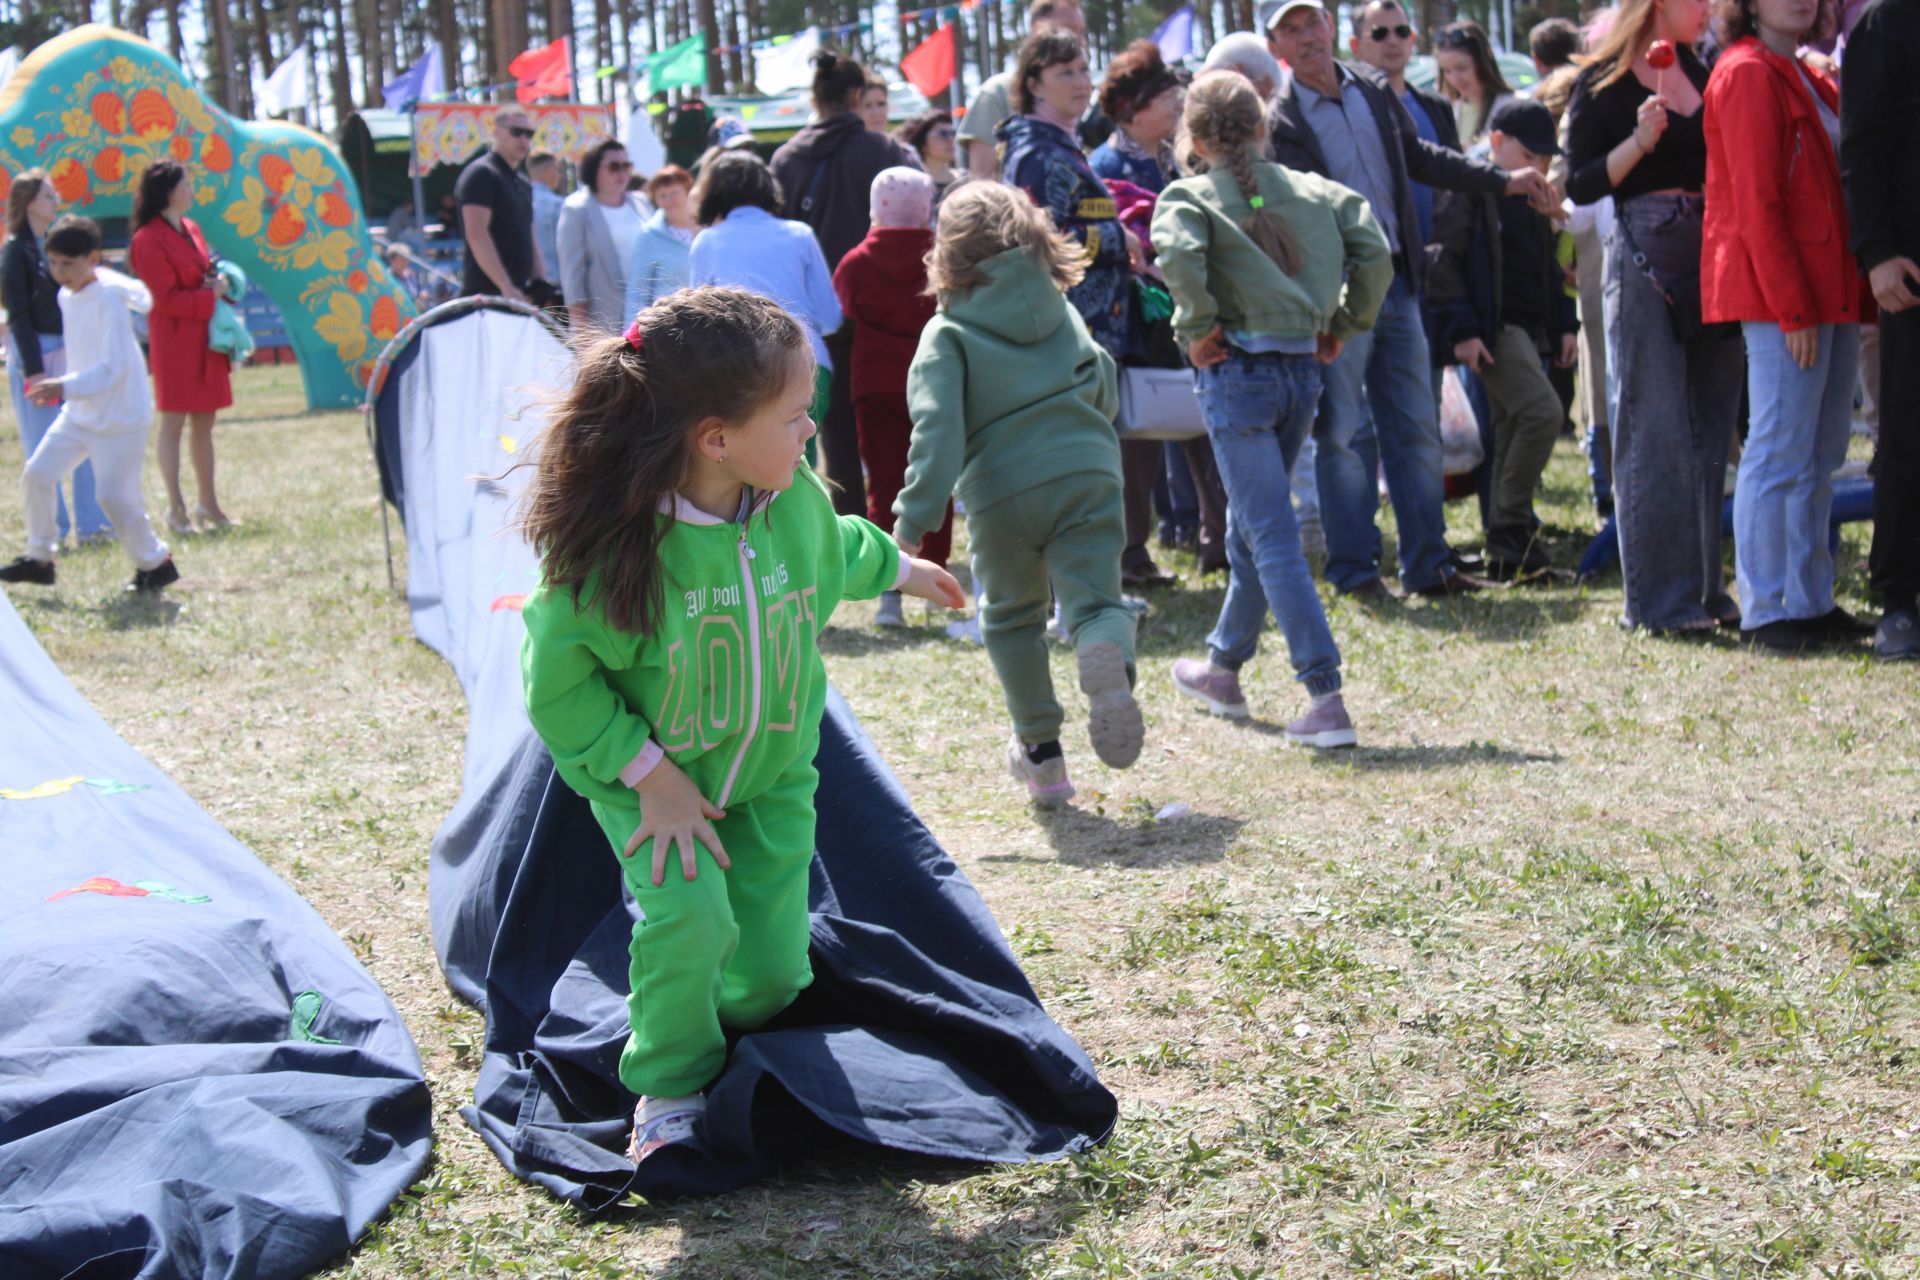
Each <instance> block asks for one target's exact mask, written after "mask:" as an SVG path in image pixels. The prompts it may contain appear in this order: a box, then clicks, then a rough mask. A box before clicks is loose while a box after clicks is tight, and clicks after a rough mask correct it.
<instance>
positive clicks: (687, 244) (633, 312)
mask: <svg viewBox="0 0 1920 1280" xmlns="http://www.w3.org/2000/svg"><path fill="white" fill-rule="evenodd" d="M692 194H693V175H692V174H690V173H688V172H687V171H686V170H685V169H682V168H681V167H680V166H679V165H677V164H668V165H662V166H660V168H659V169H657V170H655V171H654V175H653V176H652V177H651V178H648V179H647V199H649V200H651V201H653V210H654V211H653V216H651V217H649V218H648V219H647V221H646V225H645V226H643V227H642V228H641V229H640V237H639V239H637V240H635V241H634V242H633V260H632V261H631V262H630V263H628V264H627V300H626V318H627V319H628V320H632V319H633V318H634V317H635V316H637V315H639V314H640V313H641V312H642V311H644V310H646V309H647V308H648V307H650V306H652V305H653V304H654V303H656V302H658V301H659V300H660V299H662V298H664V297H666V296H667V295H668V294H670V293H673V292H674V291H676V290H679V289H684V288H686V287H687V280H688V274H687V272H688V267H687V260H688V256H689V254H690V252H691V251H692V249H693V238H694V237H695V236H697V235H699V234H700V223H699V221H698V219H696V218H695V217H694V208H693V199H692Z"/></svg>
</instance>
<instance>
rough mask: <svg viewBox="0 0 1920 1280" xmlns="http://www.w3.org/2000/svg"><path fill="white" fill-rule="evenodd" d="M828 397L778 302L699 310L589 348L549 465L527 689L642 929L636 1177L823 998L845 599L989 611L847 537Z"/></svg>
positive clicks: (898, 558)
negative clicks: (743, 1038) (829, 815)
mask: <svg viewBox="0 0 1920 1280" xmlns="http://www.w3.org/2000/svg"><path fill="white" fill-rule="evenodd" d="M813 384H814V361H813V354H812V350H811V348H810V347H809V345H808V341H807V335H806V332H805V331H804V330H803V329H802V328H801V327H800V325H799V323H798V322H796V321H795V320H794V319H793V317H792V316H790V315H788V314H787V313H786V312H785V311H784V310H782V309H781V307H780V306H779V304H778V303H775V302H772V301H769V300H768V299H765V298H762V297H760V296H758V295H756V294H751V293H747V292H745V291H744V290H739V289H727V288H719V287H708V288H698V289H688V290H683V291H681V292H679V293H675V294H671V295H669V296H668V297H666V298H664V299H662V300H661V301H659V302H657V303H655V304H654V305H653V306H651V307H649V308H647V309H646V310H645V311H643V312H641V313H640V315H639V317H638V318H637V319H635V320H634V322H633V323H632V325H630V326H629V327H628V329H627V331H626V333H625V335H624V336H621V337H606V338H600V339H598V340H594V341H592V342H590V343H588V344H587V345H585V346H583V347H581V348H580V350H579V351H578V352H577V354H576V358H575V364H574V383H573V386H572V388H571V389H570V390H569V391H568V392H567V393H566V394H565V396H564V397H563V398H562V399H561V400H560V401H559V403H558V404H557V405H556V407H555V412H554V414H553V419H552V421H551V422H550V423H549V425H548V426H547V428H546V431H545V432H544V433H543V435H542V437H541V442H540V445H539V452H538V460H537V464H536V465H537V474H536V477H535V479H534V482H533V484H532V486H531V487H530V491H529V495H528V499H527V508H526V516H525V528H526V532H527V534H528V536H529V539H530V541H531V542H532V543H533V546H534V547H535V549H536V550H538V552H539V553H540V559H541V576H542V580H541V583H540V586H539V588H538V589H537V590H535V591H534V592H533V593H532V594H530V595H529V596H528V598H527V601H526V605H525V610H524V616H525V619H526V627H527V639H526V645H525V647H524V649H523V650H522V653H521V674H522V679H523V682H524V684H525V688H526V698H527V715H528V717H529V718H530V719H531V720H532V722H533V727H534V729H535V730H536V731H537V732H538V733H539V734H540V737H541V738H542V739H543V740H544V741H545V742H546V744H547V748H548V750H549V751H551V752H552V755H553V763H554V767H555V768H556V769H558V770H559V772H560V776H561V777H562V778H563V779H565V780H566V782H567V784H568V785H569V786H571V787H572V788H573V789H574V790H575V791H577V792H579V793H580V794H581V795H582V796H584V797H585V798H586V799H587V801H588V802H589V803H590V804H591V806H592V808H593V813H594V817H595V818H596V819H598V820H599V823H600V829H601V830H602V831H603V832H605V834H606V837H607V839H608V841H609V842H610V843H611V844H612V845H613V847H614V849H615V850H617V851H618V852H619V854H620V857H621V859H622V864H621V865H622V867H623V870H624V872H625V876H626V882H627V886H628V888H629V889H631V890H632V892H633V896H634V900H635V901H636V902H637V903H638V904H639V907H640V915H641V919H640V922H639V923H638V924H636V925H635V926H634V929H633V942H632V967H631V981H632V988H631V990H632V994H631V995H630V996H629V997H628V1000H627V1015H628V1018H629V1020H630V1021H631V1023H632V1028H633V1034H632V1036H631V1037H630V1038H629V1039H628V1041H627V1045H626V1048H625V1050H624V1051H623V1052H622V1053H621V1055H620V1079H621V1081H622V1082H623V1083H624V1084H625V1085H626V1086H627V1087H628V1088H629V1089H631V1090H632V1091H633V1092H634V1093H636V1094H638V1095H640V1101H639V1104H638V1106H637V1107H636V1108H635V1109H634V1128H633V1139H632V1143H631V1146H630V1152H631V1154H632V1156H633V1158H634V1160H635V1161H636V1162H637V1161H640V1160H643V1159H645V1158H646V1157H647V1156H649V1155H651V1154H652V1153H653V1152H655V1151H657V1150H659V1149H660V1148H661V1147H663V1146H666V1145H668V1144H669V1143H674V1142H684V1141H686V1140H687V1139H689V1138H690V1137H692V1136H693V1134H694V1132H695V1128H696V1126H697V1124H698V1122H699V1119H700V1117H701V1116H702V1115H703V1114H704V1112H705V1106H706V1103H705V1099H704V1097H703V1096H702V1093H701V1091H702V1090H703V1089H705V1088H706V1087H707V1086H708V1085H709V1084H711V1083H712V1081H713V1080H714V1078H715V1077H716V1076H718V1075H719V1074H720V1069H721V1067H722V1065H723V1064H724V1062H725V1059H726V1039H725V1034H724V1032H723V1030H722V1028H724V1027H735V1028H740V1029H743V1030H744V1029H751V1028H753V1027H756V1026H759V1025H760V1024H762V1023H764V1022H765V1021H766V1020H767V1019H768V1018H771V1017H772V1016H773V1015H774V1014H776V1013H778V1012H780V1010H782V1009H784V1008H785V1007H786V1006H787V1005H788V1004H789V1003H790V1002H791V1001H792V1000H793V998H794V996H795V995H797V994H798V993H799V992H800V990H801V989H802V988H804V987H805V986H806V985H807V984H808V983H809V982H811V981H812V978H813V975H812V971H811V970H810V969H809V967H808V964H807V939H808V917H807V881H808V869H809V867H810V865H811V863H812V860H813V847H814V840H813V824H814V810H813V798H814V789H815V787H816V785H817V784H818V782H819V775H818V774H817V773H816V772H815V771H814V767H813V757H814V752H815V750H816V748H817V747H818V745H819V741H820V716H821V712H822V710H823V708H824V706H825V699H826V673H825V671H824V669H823V667H822V665H821V661H820V654H819V649H818V645H817V639H818V637H819V634H820V631H821V629H822V628H824V627H825V626H826V624H827V619H828V618H829V617H830V616H831V615H832V613H833V610H834V607H835V606H836V605H838V604H839V603H840V601H841V600H842V599H844V598H848V597H851V598H854V599H863V600H864V599H872V598H873V597H875V596H877V595H879V594H880V593H881V592H882V591H885V590H889V589H894V588H897V589H900V590H904V591H906V592H908V593H910V594H912V595H916V596H920V597H923V598H925V599H929V600H934V601H937V602H939V603H942V604H946V605H948V606H950V607H953V608H961V607H964V605H965V603H966V598H965V596H964V595H962V594H961V591H960V587H959V585H958V584H957V583H956V582H954V580H953V578H952V577H951V576H950V575H949V574H948V573H947V572H946V571H945V570H944V569H941V568H939V567H938V566H936V565H932V564H929V563H927V562H926V561H924V560H913V559H909V558H908V557H907V556H905V555H902V554H901V553H900V552H899V551H898V550H896V549H895V547H894V546H893V544H892V543H891V541H890V540H889V539H888V538H887V535H886V534H884V533H882V532H881V531H880V530H879V529H877V528H875V527H874V526H873V525H872V524H870V523H868V522H867V521H866V520H863V519H861V518H859V517H858V516H836V515H835V514H834V511H833V504H832V502H831V501H830V500H829V498H828V496H827V493H826V490H825V488H824V487H823V486H822V485H821V483H820V481H819V480H818V479H816V478H815V477H814V475H813V473H812V471H810V470H808V469H807V468H806V466H805V465H804V463H803V458H804V455H805V450H806V445H807V441H809V440H810V439H812V438H813V434H814V424H813V421H812V419H811V418H809V417H808V407H809V405H810V404H811V402H812V400H813V389H814V387H813ZM674 855H677V858H676V857H675V856H674ZM670 862H672V863H674V864H675V869H676V874H671V875H670V874H668V866H669V863H670ZM723 871H724V872H725V873H726V874H725V875H722V874H721V873H722V872H723Z"/></svg>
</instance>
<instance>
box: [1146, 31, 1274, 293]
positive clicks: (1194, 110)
mask: <svg viewBox="0 0 1920 1280" xmlns="http://www.w3.org/2000/svg"><path fill="white" fill-rule="evenodd" d="M1265 129H1266V115H1265V112H1264V111H1263V110H1262V109H1261V104H1260V95H1259V93H1257V92H1256V91H1255V90H1254V87H1253V82H1252V81H1250V80H1248V79H1247V78H1246V77H1245V76H1243V75H1241V74H1240V73H1239V72H1238V71H1232V70H1228V69H1226V68H1224V67H1223V68H1219V69H1216V70H1213V71H1208V72H1205V73H1203V74H1202V75H1201V76H1200V78H1199V79H1198V80H1195V81H1194V82H1193V87H1192V88H1190V89H1188V90H1187V104H1186V109H1185V110H1184V111H1183V112H1182V113H1181V116H1180V133H1181V139H1180V143H1179V146H1178V147H1177V148H1176V150H1177V151H1178V153H1179V154H1180V155H1182V156H1185V155H1188V154H1189V153H1190V152H1191V150H1192V145H1191V144H1192V142H1193V140H1194V139H1196V138H1197V139H1199V140H1200V141H1201V142H1203V143H1205V144H1206V148H1207V150H1208V151H1210V152H1212V153H1213V155H1214V157H1215V158H1214V160H1213V161H1212V162H1211V163H1213V164H1217V165H1225V166H1226V170H1227V173H1228V175H1229V176H1230V177H1232V179H1233V181H1234V183H1235V184H1236V185H1237V186H1239V188H1240V194H1241V195H1243V196H1245V197H1246V198H1247V200H1248V201H1249V202H1250V203H1251V202H1254V201H1258V200H1259V199H1260V177H1259V175H1258V174H1256V173H1255V172H1254V169H1253V162H1254V159H1255V157H1256V155H1257V153H1258V150H1259V147H1260V141H1261V138H1262V136H1263V134H1264V133H1265ZM1240 229H1241V230H1242V231H1244V232H1246V233H1247V238H1248V239H1250V240H1252V241H1253V242H1254V243H1255V244H1256V245H1258V246H1260V250H1261V252H1263V253H1265V254H1266V255H1267V256H1268V257H1269V258H1272V259H1273V261H1274V264H1275V265H1276V266H1278V267H1279V268H1280V270H1282V271H1284V272H1286V273H1287V274H1288V275H1290V276H1291V275H1297V274H1298V273H1299V271H1300V263H1301V249H1300V237H1298V236H1296V235H1295V234H1294V233H1293V228H1292V227H1290V226H1288V225H1287V221H1286V219H1285V218H1282V217H1281V216H1280V215H1278V214H1276V213H1273V212H1271V211H1270V210H1268V209H1266V208H1264V207H1263V206H1262V205H1261V204H1255V205H1254V210H1253V216H1252V217H1250V218H1248V219H1247V220H1246V221H1245V222H1243V223H1241V224H1240Z"/></svg>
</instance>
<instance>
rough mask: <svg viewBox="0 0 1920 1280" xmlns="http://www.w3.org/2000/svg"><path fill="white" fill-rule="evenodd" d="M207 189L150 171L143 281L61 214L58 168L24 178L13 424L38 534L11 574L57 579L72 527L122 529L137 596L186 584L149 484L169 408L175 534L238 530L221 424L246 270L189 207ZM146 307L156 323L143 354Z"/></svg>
mask: <svg viewBox="0 0 1920 1280" xmlns="http://www.w3.org/2000/svg"><path fill="white" fill-rule="evenodd" d="M193 200H194V187H193V175H192V174H191V173H190V172H189V171H188V170H187V169H186V168H184V167H183V166H181V165H179V164H177V163H175V162H173V161H171V160H163V161H159V162H157V163H155V164H153V165H151V166H149V167H148V168H147V170H146V171H145V172H144V173H143V174H142V175H141V178H140V185H139V189H138V191H137V193H136V195H135V198H134V207H133V218H132V225H133V238H132V243H131V245H130V246H129V248H128V252H127V262H128V265H129V267H130V268H131V270H132V272H133V275H132V276H131V277H129V276H126V275H123V274H121V273H120V272H117V271H115V270H113V269H112V268H110V267H107V266H105V265H103V263H102V262H101V249H102V242H101V232H100V227H99V225H98V224H97V223H95V222H94V221H93V220H92V219H91V218H82V217H73V216H67V217H61V216H60V202H59V195H58V193H57V192H56V191H55V189H54V185H53V183H52V181H51V180H50V179H49V178H48V177H47V175H46V174H45V173H44V172H42V171H41V170H38V169H29V170H27V171H26V172H24V173H22V174H20V175H19V176H18V177H16V178H15V179H14V180H13V186H12V188H11V189H10V190H9V192H8V194H7V241H6V245H5V247H4V248H3V249H0V298H4V302H5V305H6V310H7V364H8V373H9V382H10V384H11V389H12V392H13V409H14V419H15V421H16V422H17V423H19V426H20V437H21V443H22V445H23V446H24V448H25V451H26V454H27V462H26V467H25V469H24V471H23V473H22V476H21V490H22V497H23V504H24V507H25V511H26V521H27V530H26V533H27V537H26V544H27V545H26V552H25V553H24V554H23V555H20V556H18V557H16V558H15V559H13V560H12V561H10V562H9V563H7V564H5V565H0V582H13V583H34V584H39V585H51V584H52V583H53V582H54V580H55V574H56V570H55V557H56V555H57V553H58V551H59V548H60V545H61V543H62V542H63V541H64V540H65V539H66V537H67V536H68V534H69V533H71V534H72V535H73V536H74V537H75V538H77V539H78V540H80V541H89V540H94V539H99V538H105V537H113V538H115V539H117V540H118V541H119V543H120V545H121V547H122V549H124V551H125V552H126V554H127V557H128V558H129V559H130V560H132V561H133V564H134V576H133V580H132V581H131V582H130V583H129V584H128V590H129V591H132V592H135V593H138V594H151V593H154V592H157V591H159V590H161V589H162V588H164V587H166V586H167V585H168V584H170V583H173V582H176V581H178V580H179V577H180V571H179V569H178V567H177V566H176V565H175V564H174V562H173V556H172V553H171V552H170V551H169V549H168V547H167V544H166V543H164V542H162V541H161V540H160V539H159V537H158V536H157V535H156V534H155V533H154V531H153V525H152V521H151V520H150V518H149V517H148V514H147V507H146V499H145V496H144V495H143V493H142V491H141V476H142V474H143V471H144V467H145V458H146V447H147V436H148V433H149V432H150V431H151V430H152V427H153V417H154V412H155V410H158V412H159V420H160V436H159V440H158V444H157V449H156V452H157V453H158V455H159V459H160V475H161V479H162V480H163V481H164V483H165V485H166V491H167V512H166V523H167V529H168V531H169V532H171V533H173V534H176V535H186V534H192V533H195V532H215V531H224V530H228V529H232V528H234V527H235V523H236V522H235V521H234V520H233V519H232V517H230V516H229V515H228V514H227V513H226V510H225V509H224V508H223V507H222V506H221V505H220V501H219V497H218V495H217V493H216V490H215V484H214V472H215V467H214V444H213V429H214V423H215V421H216V419H217V417H218V415H219V413H220V411H221V410H222V409H225V408H228V407H229V406H231V405H232V403H233V392H232V387H231V385H230V382H229V377H228V374H229V364H230V362H231V355H230V349H231V348H230V342H228V341H226V340H223V337H222V334H223V331H225V332H227V333H229V334H230V333H231V331H232V328H233V327H234V326H237V325H239V323H240V322H239V320H238V318H237V317H236V316H234V315H233V314H232V312H231V308H230V306H229V305H228V303H229V300H230V299H235V300H237V298H238V297H239V293H240V291H241V290H242V289H243V288H244V287H245V286H244V276H242V275H241V274H239V273H238V272H237V270H236V269H234V268H233V267H231V265H230V264H224V263H221V262H219V261H218V260H217V259H216V258H215V256H214V255H213V253H212V251H211V250H210V249H209V248H208V247H207V240H206V237H205V236H204V235H202V234H201V231H200V228H199V226H198V225H197V224H196V223H195V222H194V220H193V219H192V218H190V217H188V216H187V212H188V210H190V209H192V208H193ZM136 316H137V317H140V318H142V319H143V321H144V325H145V330H146V341H145V349H144V350H143V344H142V342H141V340H140V337H139V335H138V333H137V332H136V323H135V317H136ZM149 358H150V359H151V363H152V366H153V376H152V385H151V386H149V385H148V373H147V366H148V362H149ZM183 440H184V441H185V443H186V445H187V452H188V457H189V458H190V460H191V465H192V467H193V476H194V484H195V501H194V504H193V507H192V509H191V510H189V508H188V506H187V499H186V493H185V490H184V489H183V488H182V487H181V483H180V448H181V444H182V441H183ZM69 485H70V487H69ZM69 498H70V499H71V501H69Z"/></svg>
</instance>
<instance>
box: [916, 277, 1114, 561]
mask: <svg viewBox="0 0 1920 1280" xmlns="http://www.w3.org/2000/svg"><path fill="white" fill-rule="evenodd" d="M980 270H981V271H982V272H984V273H985V274H986V276H987V280H986V283H984V284H981V285H977V286H975V287H974V288H972V289H970V290H968V291H967V292H965V293H949V294H942V295H941V296H940V310H939V311H938V312H937V313H936V314H935V315H934V317H933V319H932V320H931V321H929V322H928V324H927V327H926V328H925V329H924V330H922V331H921V333H920V347H919V349H918V350H917V351H916V352H915V353H914V357H913V364H912V366H911V367H910V368H909V369H908V370H907V407H908V408H909V409H910V410H911V411H912V414H913V443H912V445H911V446H910V448H909V449H908V452H907V480H906V484H905V486H904V487H902V489H901V490H900V496H899V497H897V498H895V499H894V502H893V511H894V515H895V516H896V517H897V519H896V521H895V524H894V534H895V535H896V536H897V537H899V538H900V539H901V540H902V541H903V542H906V543H909V544H911V543H914V542H917V541H919V540H920V539H921V538H923V537H925V536H926V534H927V532H928V530H930V529H937V528H939V527H940V522H941V521H942V520H944V519H945V518H946V510H947V499H948V497H950V496H952V494H953V493H954V492H955V489H956V486H957V488H958V492H959V495H960V500H961V501H962V502H964V503H966V506H967V510H968V511H985V510H986V509H987V508H989V507H991V506H992V505H993V504H994V503H996V502H999V501H1001V500H1003V499H1006V498H1011V497H1013V496H1014V495H1015V494H1018V493H1025V492H1026V491H1027V490H1029V489H1033V488H1037V487H1038V486H1040V485H1043V484H1046V483H1047V482H1048V481H1050V480H1054V479H1056V478H1058V477H1060V476H1063V475H1076V474H1080V473H1082V472H1087V471H1095V472H1102V473H1105V474H1109V475H1111V476H1113V478H1114V480H1115V482H1116V483H1117V482H1118V481H1119V479H1120V444H1119V437H1118V436H1116V435H1115V434H1114V430H1113V415H1114V414H1115V413H1116V412H1118V410H1119V408H1120V394H1119V390H1118V388H1117V384H1116V382H1115V375H1114V366H1113V357H1111V356H1109V355H1108V354H1107V353H1106V352H1105V351H1103V350H1101V348H1100V346H1099V345H1098V344H1097V343H1095V342H1094V340H1093V339H1092V338H1091V337H1090V336H1088V334H1087V326H1086V322H1085V321H1083V320H1081V318H1080V315H1079V313H1078V312H1076V311H1075V310H1074V309H1073V308H1072V307H1070V306H1068V305H1067V300H1066V296H1065V295H1064V294H1062V293H1061V292H1060V289H1059V287H1058V286H1056V285H1055V284H1054V283H1053V277H1052V275H1051V274H1049V272H1048V271H1047V269H1046V267H1044V266H1043V265H1042V264H1041V263H1040V261H1039V259H1037V258H1035V257H1034V256H1033V254H1032V253H1030V252H1029V251H1027V250H1025V249H1008V250H1007V251H1006V252H1004V253H999V254H995V255H994V256H993V257H991V258H988V259H987V260H986V261H985V262H983V263H981V264H980Z"/></svg>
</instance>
